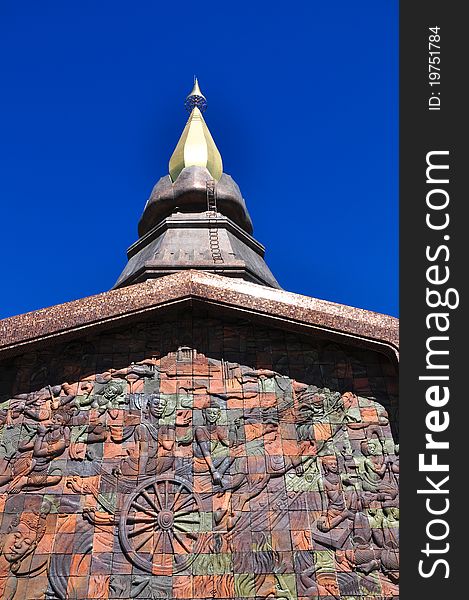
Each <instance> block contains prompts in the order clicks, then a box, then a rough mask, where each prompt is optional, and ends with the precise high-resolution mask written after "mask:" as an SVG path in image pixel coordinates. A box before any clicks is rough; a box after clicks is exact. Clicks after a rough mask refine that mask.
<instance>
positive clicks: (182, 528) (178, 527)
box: [173, 523, 197, 540]
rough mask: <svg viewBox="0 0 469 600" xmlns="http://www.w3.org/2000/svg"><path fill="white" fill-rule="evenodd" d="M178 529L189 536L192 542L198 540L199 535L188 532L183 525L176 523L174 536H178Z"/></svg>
mask: <svg viewBox="0 0 469 600" xmlns="http://www.w3.org/2000/svg"><path fill="white" fill-rule="evenodd" d="M176 529H178V530H179V531H181V532H182V533H184V534H185V535H187V537H190V538H191V540H196V539H197V534H196V533H195V532H194V531H187V529H184V527H183V526H182V525H179V524H178V523H174V529H173V531H174V534H176Z"/></svg>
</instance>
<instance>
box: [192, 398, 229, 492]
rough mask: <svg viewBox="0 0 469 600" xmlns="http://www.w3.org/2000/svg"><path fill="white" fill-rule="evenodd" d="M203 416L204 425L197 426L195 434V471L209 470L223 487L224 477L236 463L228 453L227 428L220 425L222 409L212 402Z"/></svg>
mask: <svg viewBox="0 0 469 600" xmlns="http://www.w3.org/2000/svg"><path fill="white" fill-rule="evenodd" d="M202 414H203V418H204V424H203V425H199V426H197V427H196V428H195V432H194V437H195V440H196V442H197V443H196V445H195V447H194V457H195V458H196V461H195V463H194V470H195V471H196V472H197V471H199V472H203V471H205V470H206V469H207V468H208V470H209V472H210V474H211V476H212V480H213V482H214V483H215V484H217V485H220V486H222V485H223V476H224V475H225V473H226V472H227V470H228V469H229V467H230V465H231V464H232V463H233V462H234V459H233V458H230V456H229V453H228V451H227V449H228V448H229V446H230V439H229V436H228V433H227V430H226V428H224V427H222V426H220V425H218V422H219V420H220V417H221V408H220V406H219V404H218V403H217V402H216V401H214V400H212V401H211V402H210V404H209V405H208V406H206V407H205V408H204V409H203V410H202Z"/></svg>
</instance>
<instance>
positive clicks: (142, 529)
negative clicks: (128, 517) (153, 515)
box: [129, 523, 158, 538]
mask: <svg viewBox="0 0 469 600" xmlns="http://www.w3.org/2000/svg"><path fill="white" fill-rule="evenodd" d="M157 527H158V525H157V524H156V523H150V524H148V525H143V527H139V528H137V529H134V530H133V531H131V532H130V533H129V538H133V537H135V536H136V535H140V534H141V533H145V531H148V530H149V529H156V528H157Z"/></svg>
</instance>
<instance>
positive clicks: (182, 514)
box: [174, 508, 197, 519]
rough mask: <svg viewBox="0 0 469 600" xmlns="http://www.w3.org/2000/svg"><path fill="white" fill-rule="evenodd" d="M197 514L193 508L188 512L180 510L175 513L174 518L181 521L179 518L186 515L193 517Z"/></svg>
mask: <svg viewBox="0 0 469 600" xmlns="http://www.w3.org/2000/svg"><path fill="white" fill-rule="evenodd" d="M193 514H197V513H196V512H195V511H194V510H193V509H192V508H191V509H188V510H178V511H177V512H175V513H174V518H175V519H179V517H183V516H184V515H193Z"/></svg>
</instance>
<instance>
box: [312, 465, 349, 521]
mask: <svg viewBox="0 0 469 600" xmlns="http://www.w3.org/2000/svg"><path fill="white" fill-rule="evenodd" d="M322 467H323V471H324V477H323V479H322V485H323V489H324V493H325V496H326V499H327V508H326V512H325V514H324V515H322V516H321V517H319V519H318V520H317V522H316V523H317V528H318V529H319V531H323V532H327V531H330V530H331V529H333V528H334V527H337V525H339V524H340V523H342V522H343V521H345V519H353V517H354V515H355V513H356V506H354V501H353V500H354V496H355V494H354V493H352V495H350V497H349V498H348V502H346V496H345V493H344V488H343V485H342V482H344V483H346V484H349V485H352V482H351V481H350V480H349V479H348V478H347V476H342V477H341V475H340V474H339V465H338V463H337V458H336V457H335V456H325V457H324V458H323V459H322ZM355 503H356V498H355Z"/></svg>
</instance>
